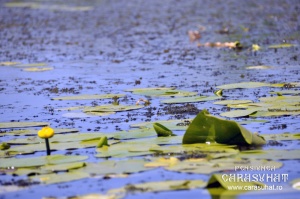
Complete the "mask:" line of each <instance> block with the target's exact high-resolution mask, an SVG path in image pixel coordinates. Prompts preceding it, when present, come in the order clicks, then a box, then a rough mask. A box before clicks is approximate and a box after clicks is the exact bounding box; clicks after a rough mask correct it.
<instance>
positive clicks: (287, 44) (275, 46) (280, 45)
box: [268, 43, 295, 48]
mask: <svg viewBox="0 0 300 199" xmlns="http://www.w3.org/2000/svg"><path fill="white" fill-rule="evenodd" d="M294 46H295V45H294V44H289V43H283V44H276V45H270V46H268V48H291V47H294Z"/></svg>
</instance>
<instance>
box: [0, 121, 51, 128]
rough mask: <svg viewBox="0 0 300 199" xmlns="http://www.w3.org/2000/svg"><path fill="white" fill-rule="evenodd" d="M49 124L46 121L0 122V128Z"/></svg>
mask: <svg viewBox="0 0 300 199" xmlns="http://www.w3.org/2000/svg"><path fill="white" fill-rule="evenodd" d="M35 126H49V123H48V122H0V129H4V128H24V127H35Z"/></svg>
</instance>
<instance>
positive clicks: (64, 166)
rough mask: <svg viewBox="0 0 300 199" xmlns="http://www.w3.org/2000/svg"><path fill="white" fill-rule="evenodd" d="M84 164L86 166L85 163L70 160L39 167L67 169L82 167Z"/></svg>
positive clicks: (55, 169) (49, 169) (48, 169)
mask: <svg viewBox="0 0 300 199" xmlns="http://www.w3.org/2000/svg"><path fill="white" fill-rule="evenodd" d="M84 166H86V163H84V162H71V163H64V164H57V165H45V166H42V167H40V169H41V170H45V171H68V170H74V169H78V168H82V167H84Z"/></svg>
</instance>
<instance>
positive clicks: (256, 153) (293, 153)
mask: <svg viewBox="0 0 300 199" xmlns="http://www.w3.org/2000/svg"><path fill="white" fill-rule="evenodd" d="M237 156H238V157H241V158H254V159H269V160H292V159H300V150H298V149H297V150H248V151H242V152H240V153H239V154H238V155H237Z"/></svg>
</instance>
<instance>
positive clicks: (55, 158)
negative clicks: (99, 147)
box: [0, 155, 88, 168]
mask: <svg viewBox="0 0 300 199" xmlns="http://www.w3.org/2000/svg"><path fill="white" fill-rule="evenodd" d="M86 159H88V156H80V155H76V156H71V155H68V156H65V155H51V156H40V157H32V158H1V159H0V168H21V167H33V166H42V165H54V164H63V163H68V162H78V161H83V160H86Z"/></svg>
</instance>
